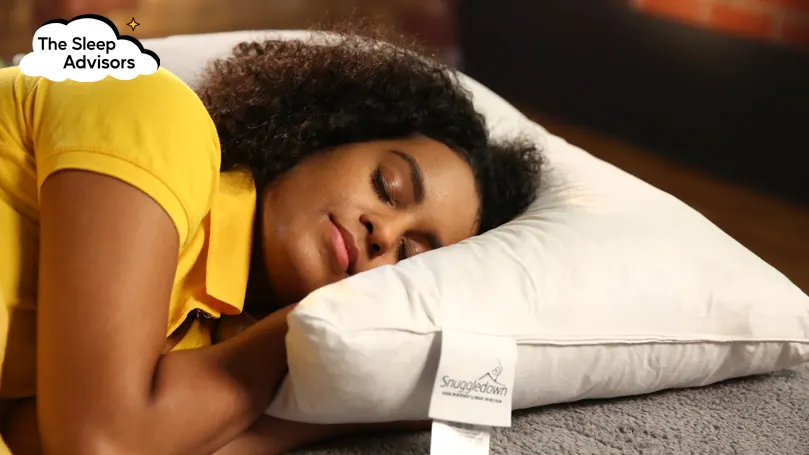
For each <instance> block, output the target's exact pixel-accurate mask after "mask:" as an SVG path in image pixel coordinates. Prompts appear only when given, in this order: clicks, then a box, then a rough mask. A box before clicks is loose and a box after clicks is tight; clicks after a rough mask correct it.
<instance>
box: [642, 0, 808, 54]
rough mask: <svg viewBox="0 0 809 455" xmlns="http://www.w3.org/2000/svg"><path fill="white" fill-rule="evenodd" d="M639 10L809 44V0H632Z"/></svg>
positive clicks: (747, 34)
mask: <svg viewBox="0 0 809 455" xmlns="http://www.w3.org/2000/svg"><path fill="white" fill-rule="evenodd" d="M629 1H630V2H631V3H632V5H633V6H634V7H635V8H637V9H638V10H641V11H645V12H648V13H650V14H654V15H658V16H663V17H668V18H672V19H675V20H679V21H685V22H689V23H692V24H696V25H698V26H701V27H707V28H710V29H714V30H720V31H723V32H726V33H730V34H734V35H739V36H745V37H749V38H757V39H764V40H768V41H771V42H775V43H781V44H785V45H792V46H801V47H804V48H809V0H629Z"/></svg>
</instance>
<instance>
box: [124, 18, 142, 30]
mask: <svg viewBox="0 0 809 455" xmlns="http://www.w3.org/2000/svg"><path fill="white" fill-rule="evenodd" d="M126 25H128V26H129V27H131V28H132V31H133V32H134V31H135V27H137V26H138V25H140V24H139V23H138V22H137V21H136V20H135V18H134V17H133V18H132V20H131V21H129V23H128V24H126Z"/></svg>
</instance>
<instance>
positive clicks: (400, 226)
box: [358, 215, 406, 268]
mask: <svg viewBox="0 0 809 455" xmlns="http://www.w3.org/2000/svg"><path fill="white" fill-rule="evenodd" d="M360 221H361V222H362V224H363V226H365V232H366V234H367V244H366V248H367V252H368V265H367V268H373V267H378V266H380V265H385V264H394V263H395V262H396V260H397V252H396V250H397V246H398V244H399V240H400V239H401V237H402V235H404V233H405V232H406V226H405V225H406V220H404V217H403V216H399V217H395V216H390V217H383V216H373V217H372V216H370V215H364V216H362V217H361V219H360ZM358 265H359V264H358Z"/></svg>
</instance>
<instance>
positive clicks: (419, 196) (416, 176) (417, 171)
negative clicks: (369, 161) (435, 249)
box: [393, 150, 440, 243]
mask: <svg viewBox="0 0 809 455" xmlns="http://www.w3.org/2000/svg"><path fill="white" fill-rule="evenodd" d="M393 154H394V155H396V156H398V157H399V158H401V159H403V160H404V161H405V162H406V163H407V165H408V166H409V167H410V181H411V182H413V197H414V198H415V200H416V204H421V202H422V201H423V200H424V177H423V176H422V174H421V168H420V167H419V163H417V162H416V160H415V159H414V158H413V157H412V156H410V155H408V154H407V153H404V152H400V151H398V150H393ZM435 240H438V239H435ZM439 243H440V242H439Z"/></svg>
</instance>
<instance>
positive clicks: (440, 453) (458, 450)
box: [430, 420, 490, 455]
mask: <svg viewBox="0 0 809 455" xmlns="http://www.w3.org/2000/svg"><path fill="white" fill-rule="evenodd" d="M489 439H490V435H489V427H479V426H475V425H466V424H463V423H448V422H442V421H440V420H434V421H433V434H432V439H431V440H430V455H489Z"/></svg>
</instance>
